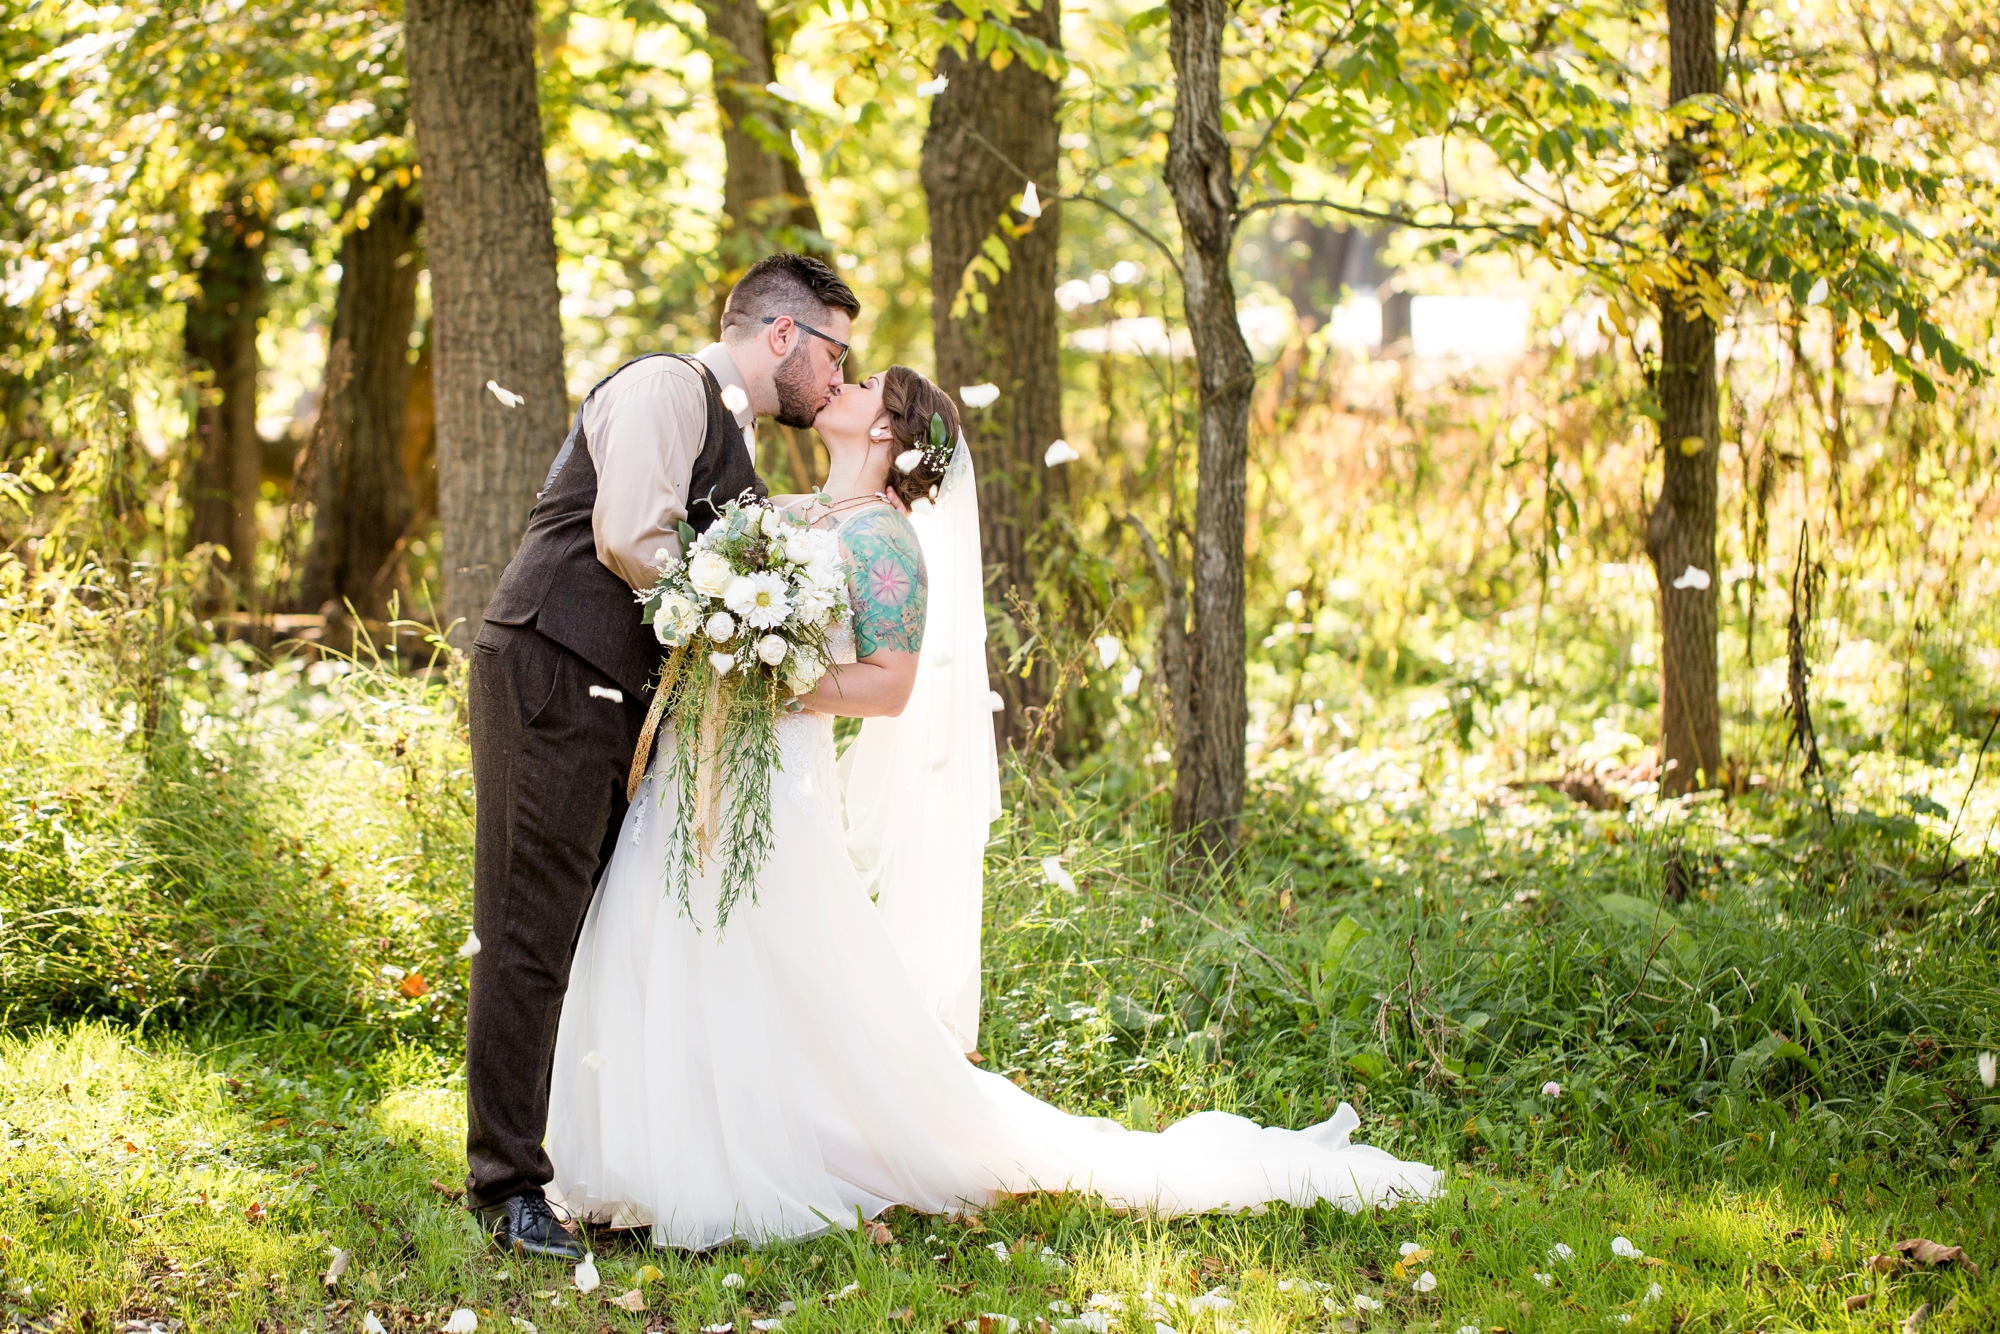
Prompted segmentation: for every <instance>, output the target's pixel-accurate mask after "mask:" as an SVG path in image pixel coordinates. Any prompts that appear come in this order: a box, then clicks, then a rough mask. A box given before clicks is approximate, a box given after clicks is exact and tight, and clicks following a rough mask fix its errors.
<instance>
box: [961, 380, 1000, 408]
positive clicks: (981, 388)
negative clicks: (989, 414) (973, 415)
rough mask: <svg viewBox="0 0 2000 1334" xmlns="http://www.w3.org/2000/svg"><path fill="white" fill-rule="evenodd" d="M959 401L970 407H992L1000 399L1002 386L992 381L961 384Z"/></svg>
mask: <svg viewBox="0 0 2000 1334" xmlns="http://www.w3.org/2000/svg"><path fill="white" fill-rule="evenodd" d="M958 401H959V402H961V403H963V404H965V406H966V407H968V408H990V407H992V406H993V405H994V404H995V403H998V402H999V401H1000V386H999V385H997V384H993V383H991V382H988V383H986V384H968V385H961V386H959V390H958Z"/></svg>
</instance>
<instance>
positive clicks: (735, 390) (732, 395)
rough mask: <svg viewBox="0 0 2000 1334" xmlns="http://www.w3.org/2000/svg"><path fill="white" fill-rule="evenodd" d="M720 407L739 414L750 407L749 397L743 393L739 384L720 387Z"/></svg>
mask: <svg viewBox="0 0 2000 1334" xmlns="http://www.w3.org/2000/svg"><path fill="white" fill-rule="evenodd" d="M722 406H723V407H725V408H728V409H729V410H730V411H731V412H739V413H740V412H742V411H743V410H744V409H745V408H747V407H749V406H750V395H748V394H746V393H744V392H743V386H742V385H740V384H726V385H724V386H722Z"/></svg>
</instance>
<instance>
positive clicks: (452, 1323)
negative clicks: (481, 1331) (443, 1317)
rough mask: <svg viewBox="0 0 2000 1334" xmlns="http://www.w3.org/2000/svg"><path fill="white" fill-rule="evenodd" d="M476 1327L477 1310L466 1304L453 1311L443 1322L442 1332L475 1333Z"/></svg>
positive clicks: (477, 1322)
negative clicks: (449, 1317)
mask: <svg viewBox="0 0 2000 1334" xmlns="http://www.w3.org/2000/svg"><path fill="white" fill-rule="evenodd" d="M478 1328H479V1314H478V1312H476V1311H474V1310H472V1309H471V1308H470V1307H466V1306H461V1307H459V1308H458V1309H457V1310H456V1311H453V1312H452V1313H451V1319H449V1320H447V1321H445V1322H444V1334H475V1331H477V1330H478Z"/></svg>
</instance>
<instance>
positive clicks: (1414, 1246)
mask: <svg viewBox="0 0 2000 1334" xmlns="http://www.w3.org/2000/svg"><path fill="white" fill-rule="evenodd" d="M1423 1248H1424V1244H1423V1243H1422V1242H1421V1241H1406V1242H1404V1243H1403V1244H1402V1245H1401V1246H1398V1247H1397V1248H1396V1253H1397V1254H1398V1255H1415V1254H1416V1253H1417V1252H1418V1251H1420V1250H1422V1249H1423Z"/></svg>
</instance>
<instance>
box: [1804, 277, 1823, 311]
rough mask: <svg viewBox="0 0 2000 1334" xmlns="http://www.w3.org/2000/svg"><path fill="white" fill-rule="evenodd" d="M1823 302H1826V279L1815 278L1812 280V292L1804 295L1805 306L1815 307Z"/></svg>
mask: <svg viewBox="0 0 2000 1334" xmlns="http://www.w3.org/2000/svg"><path fill="white" fill-rule="evenodd" d="M1825 300H1826V279H1824V278H1815V279H1814V280H1813V285H1812V291H1810V292H1807V293H1806V304H1807V305H1808V306H1817V305H1819V304H1820V303H1821V302H1823V301H1825Z"/></svg>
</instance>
